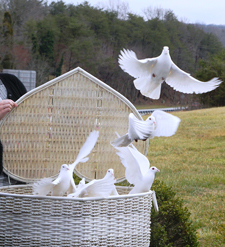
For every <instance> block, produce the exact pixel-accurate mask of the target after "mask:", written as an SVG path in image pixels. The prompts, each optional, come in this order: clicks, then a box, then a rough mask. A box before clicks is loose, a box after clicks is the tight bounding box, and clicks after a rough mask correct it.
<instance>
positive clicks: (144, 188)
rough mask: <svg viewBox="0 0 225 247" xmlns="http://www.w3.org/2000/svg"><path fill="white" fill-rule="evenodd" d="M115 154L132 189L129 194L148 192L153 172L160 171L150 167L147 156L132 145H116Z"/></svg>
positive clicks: (152, 180)
mask: <svg viewBox="0 0 225 247" xmlns="http://www.w3.org/2000/svg"><path fill="white" fill-rule="evenodd" d="M116 149H117V150H118V152H117V155H118V156H119V157H120V160H121V163H122V164H123V166H124V167H125V169H126V170H125V177H126V179H127V181H128V182H129V183H130V184H133V185H134V187H133V189H132V190H131V191H130V192H129V194H137V193H143V192H148V191H149V190H150V189H151V187H152V184H153V182H154V179H155V173H156V172H160V170H159V169H157V168H156V167H155V166H152V167H150V162H149V160H148V158H147V157H146V156H145V155H143V154H142V153H140V152H139V151H138V150H137V149H136V148H135V147H134V146H133V145H132V147H130V146H128V147H117V148H116Z"/></svg>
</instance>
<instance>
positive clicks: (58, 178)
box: [52, 176, 62, 185]
mask: <svg viewBox="0 0 225 247" xmlns="http://www.w3.org/2000/svg"><path fill="white" fill-rule="evenodd" d="M61 181H62V177H60V176H58V177H57V178H56V179H55V180H54V181H53V182H52V184H54V185H57V184H59V183H60V182H61Z"/></svg>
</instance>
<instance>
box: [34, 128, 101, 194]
mask: <svg viewBox="0 0 225 247" xmlns="http://www.w3.org/2000/svg"><path fill="white" fill-rule="evenodd" d="M98 137H99V131H96V130H94V131H92V132H91V133H90V134H89V136H88V138H87V140H86V141H85V143H84V144H83V146H82V147H81V149H80V151H79V153H78V155H77V158H76V160H75V161H74V163H73V164H69V165H67V164H63V165H62V166H61V169H60V173H59V175H58V177H57V178H56V179H55V180H53V181H52V178H43V179H41V180H40V181H38V182H35V183H34V184H33V186H32V187H33V194H34V195H41V196H46V195H47V194H48V193H49V192H51V195H52V196H63V195H64V194H65V193H67V194H68V193H72V192H75V191H76V185H75V183H74V180H73V171H74V168H75V166H76V165H77V164H78V163H80V162H82V163H84V162H87V161H88V159H89V158H88V157H87V155H89V154H90V153H91V151H92V149H93V148H94V146H95V144H96V142H97V140H98Z"/></svg>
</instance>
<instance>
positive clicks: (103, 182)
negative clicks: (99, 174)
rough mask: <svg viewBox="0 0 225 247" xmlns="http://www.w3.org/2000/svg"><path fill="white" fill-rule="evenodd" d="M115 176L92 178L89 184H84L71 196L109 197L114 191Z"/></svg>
mask: <svg viewBox="0 0 225 247" xmlns="http://www.w3.org/2000/svg"><path fill="white" fill-rule="evenodd" d="M114 183H115V180H114V178H112V179H111V178H109V179H99V180H92V181H91V182H89V183H88V184H85V185H83V186H82V187H81V188H80V189H78V190H77V191H76V192H75V193H73V194H70V195H69V197H74V198H76V197H107V196H109V195H110V194H111V192H112V191H113V189H114V187H115V185H114Z"/></svg>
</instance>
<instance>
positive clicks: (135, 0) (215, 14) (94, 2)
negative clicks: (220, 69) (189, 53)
mask: <svg viewBox="0 0 225 247" xmlns="http://www.w3.org/2000/svg"><path fill="white" fill-rule="evenodd" d="M54 1H55V2H56V1H57V0H54ZM62 1H63V2H64V3H66V4H69V3H72V4H73V5H77V4H80V3H83V2H84V0H62ZM48 2H49V3H50V2H52V1H51V0H48ZM87 2H89V4H90V5H91V6H94V7H97V6H100V7H102V6H103V5H104V6H105V5H107V6H109V3H110V2H111V3H112V2H114V4H116V3H119V4H121V3H126V4H128V6H129V10H130V11H129V12H132V13H134V14H138V15H142V16H144V14H143V10H144V9H147V8H148V7H151V8H153V9H154V8H162V9H165V10H172V11H173V13H174V15H175V16H176V17H177V19H178V20H179V21H183V22H185V23H200V24H207V25H208V24H215V25H225V0H186V1H182V0H87ZM102 4H103V5H102Z"/></svg>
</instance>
